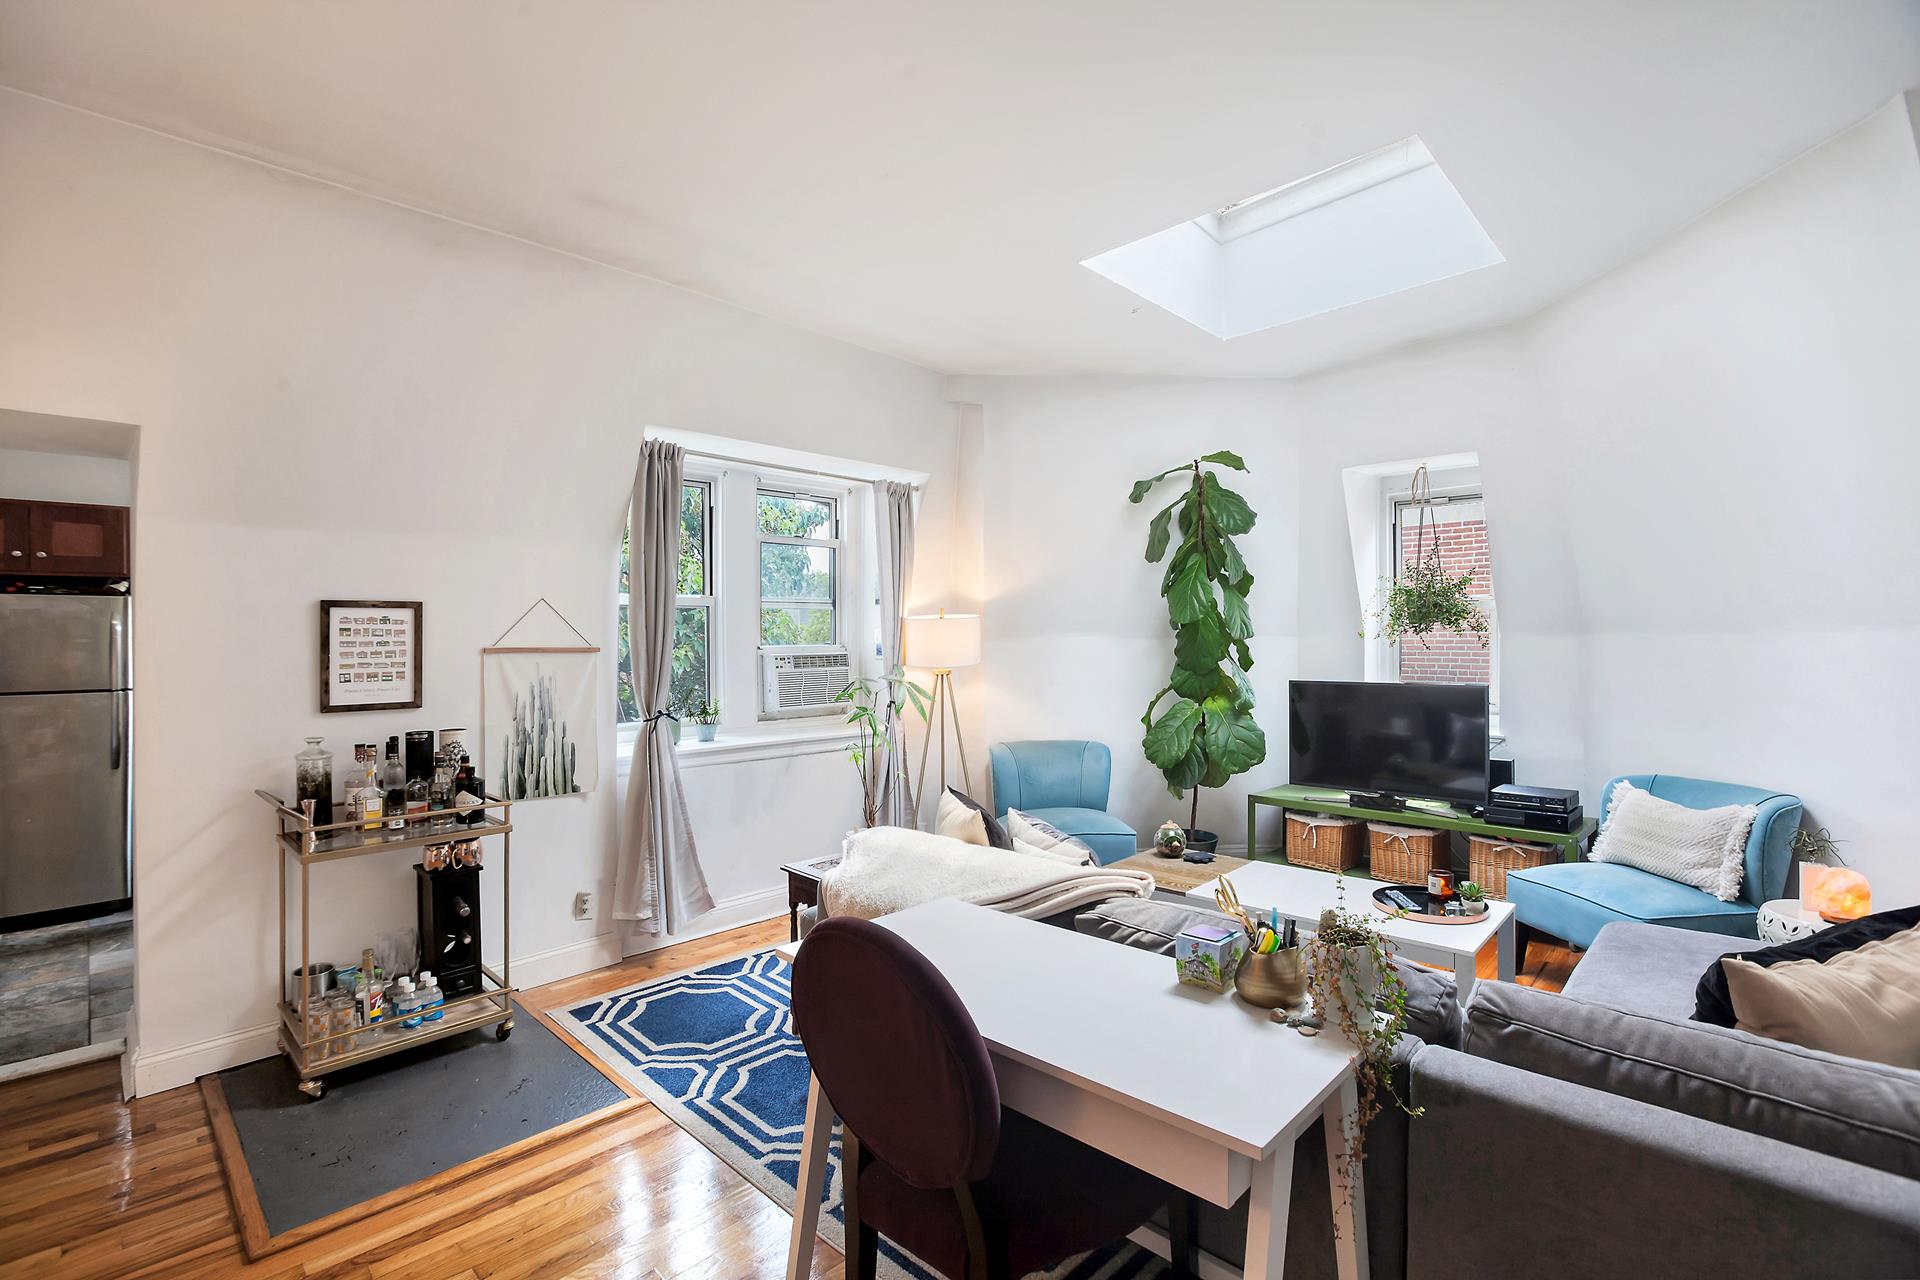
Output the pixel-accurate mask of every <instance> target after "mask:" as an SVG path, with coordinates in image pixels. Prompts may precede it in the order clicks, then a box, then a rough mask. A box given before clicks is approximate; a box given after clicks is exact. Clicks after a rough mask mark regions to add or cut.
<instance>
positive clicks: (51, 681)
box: [0, 592, 133, 927]
mask: <svg viewBox="0 0 1920 1280" xmlns="http://www.w3.org/2000/svg"><path fill="white" fill-rule="evenodd" d="M127 606H128V598H127V597H126V596H123V595H77V594H75V595H68V594H55V593H52V592H48V593H22V594H0V927H7V926H10V925H11V926H15V927H18V926H21V925H31V924H33V923H38V922H42V921H45V922H52V921H54V920H58V919H63V918H64V919H75V918H79V917H82V916H84V915H87V914H91V913H92V911H93V910H96V909H97V910H113V909H116V908H118V907H121V906H125V905H126V903H127V901H128V899H129V898H130V897H131V887H130V886H131V866H130V857H129V855H130V852H131V839H130V831H129V824H128V812H129V809H130V808H131V804H132V788H131V786H130V780H131V778H132V776H133V754H132V753H133V740H132V737H131V732H130V731H131V729H132V719H133V663H132V659H131V657H130V636H129V635H128V616H127Z"/></svg>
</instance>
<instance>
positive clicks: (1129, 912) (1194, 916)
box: [1073, 898, 1235, 956]
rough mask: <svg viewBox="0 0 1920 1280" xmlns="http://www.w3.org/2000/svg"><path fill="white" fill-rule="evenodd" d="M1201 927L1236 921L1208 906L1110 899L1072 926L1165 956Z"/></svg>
mask: <svg viewBox="0 0 1920 1280" xmlns="http://www.w3.org/2000/svg"><path fill="white" fill-rule="evenodd" d="M1201 924H1217V925H1228V926H1233V925H1234V924H1235V921H1234V919H1233V918H1232V917H1231V916H1224V915H1221V914H1220V913H1219V912H1218V911H1208V910H1207V909H1206V908H1205V907H1183V906H1181V905H1179V904H1178V903H1173V902H1155V901H1153V900H1152V899H1150V898H1110V899H1108V900H1107V901H1105V902H1096V903H1095V904H1094V905H1093V906H1091V907H1088V908H1087V909H1086V910H1085V911H1082V912H1081V913H1080V914H1079V915H1078V916H1076V917H1074V921H1073V927H1074V928H1075V929H1077V930H1079V931H1080V932H1081V933H1084V934H1089V935H1091V936H1092V937H1095V938H1105V939H1106V940H1107V941H1108V942H1117V943H1119V944H1120V945H1121V946H1124V947H1138V948H1139V949H1140V950H1142V951H1155V952H1158V953H1159V954H1161V955H1163V956H1170V955H1172V954H1173V940H1174V939H1175V938H1177V937H1179V936H1180V933H1181V931H1182V930H1184V929H1189V928H1192V927H1193V926H1194V925H1201Z"/></svg>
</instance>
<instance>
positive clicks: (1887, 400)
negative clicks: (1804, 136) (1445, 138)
mask: <svg viewBox="0 0 1920 1280" xmlns="http://www.w3.org/2000/svg"><path fill="white" fill-rule="evenodd" d="M1916 299H1920V159H1917V158H1916V152H1915V146H1914V133H1913V122H1912V120H1911V118H1910V117H1909V115H1908V114H1907V111H1906V109H1905V105H1904V104H1903V103H1900V102H1896V103H1893V104H1891V105H1889V106H1888V107H1887V108H1886V109H1885V110H1883V111H1881V112H1879V113H1877V114H1876V115H1874V116H1873V117H1872V118H1870V119H1869V120H1867V121H1866V122H1865V123H1863V124H1861V125H1860V126H1858V127H1857V128H1855V129H1853V130H1850V131H1848V132H1847V133H1844V134H1842V135H1840V136H1839V137H1837V138H1835V139H1833V140H1832V141H1830V142H1828V143H1827V144H1826V145H1824V146H1822V147H1820V148H1818V149H1817V150H1815V151H1813V152H1811V153H1810V154H1808V155H1806V156H1805V157H1803V158H1801V159H1800V160H1799V161H1797V162H1795V163H1794V164H1792V165H1789V166H1788V167H1786V168H1785V169H1783V170H1781V171H1780V172H1779V173H1777V174H1775V175H1774V176H1772V177H1771V178H1769V179H1767V180H1766V181H1765V182H1762V183H1760V184H1759V185H1757V186H1755V187H1753V188H1752V189H1750V190H1749V191H1747V192H1746V193H1744V194H1743V195H1741V196H1739V197H1737V198H1735V199H1733V200H1731V201H1729V202H1727V203H1726V204H1725V205H1723V206H1721V207H1720V208H1719V209H1716V210H1715V211H1714V212H1713V213H1711V214H1709V215H1708V216H1707V217H1705V218H1703V219H1701V220H1700V221H1699V222H1698V223H1696V224H1695V225H1694V226H1693V227H1691V228H1689V229H1688V230H1687V231H1686V232H1684V233H1683V234H1681V235H1680V236H1678V237H1676V238H1675V239H1673V240H1672V241H1670V242H1668V243H1667V244H1665V245H1663V246H1661V247H1660V248H1658V249H1656V250H1655V251H1654V252H1652V253H1649V254H1647V255H1646V256H1644V257H1642V258H1640V259H1639V260H1637V261H1635V262H1634V263H1632V264H1630V265H1629V266H1627V267H1625V268H1624V269H1622V270H1620V271H1617V272H1615V273H1613V274H1612V275H1610V276H1608V277H1607V278H1605V279H1603V280H1600V281H1598V282H1596V283H1595V284H1594V285H1592V286H1591V287H1589V288H1587V289H1585V290H1583V291H1581V292H1580V293H1579V294H1577V295H1575V296H1574V297H1573V298H1572V299H1570V300H1568V301H1567V302H1566V303H1564V304H1562V305H1560V306H1559V307H1556V308H1555V309H1553V310H1552V311H1550V312H1549V313H1547V314H1546V315H1545V316H1543V317H1542V318H1541V319H1540V321H1539V322H1538V323H1537V324H1536V325H1535V326H1533V328H1532V330H1531V331H1530V334H1529V339H1530V341H1529V348H1530V354H1531V356H1532V361H1533V364H1534V366H1535V367H1536V368H1537V369H1538V371H1539V376H1540V380H1541V384H1542V386H1544V387H1546V388H1547V389H1548V390H1549V391H1550V393H1551V399H1552V405H1551V409H1552V421H1553V423H1554V427H1555V430H1556V431H1557V432H1559V433H1561V434H1562V435H1563V437H1564V445H1563V452H1564V456H1565V459H1566V463H1567V465H1566V470H1565V479H1566V482H1565V484H1564V485H1563V494H1564V500H1565V503H1566V510H1567V512H1568V525H1569V527H1570V528H1571V529H1573V530H1574V531H1575V533H1576V539H1575V559H1576V568H1577V571H1578V575H1579V580H1580V583H1581V591H1582V593H1583V595H1584V598H1585V605H1586V609H1585V614H1586V627H1585V631H1586V638H1587V646H1588V653H1589V659H1588V660H1589V664H1590V677H1589V681H1588V693H1587V706H1586V714H1585V716H1584V720H1585V727H1586V734H1587V755H1588V759H1589V762H1590V766H1591V767H1590V768H1589V770H1588V774H1587V783H1588V785H1589V786H1590V787H1593V786H1597V785H1598V784H1599V782H1600V781H1602V780H1603V778H1604V776H1605V775H1607V774H1608V773H1610V772H1616V771H1619V770H1621V769H1626V768H1633V769H1657V770H1665V771H1669V772H1675V773H1690V774H1696V775H1701V776H1706V777H1714V778H1730V779H1736V780H1742V781H1750V782H1754V783H1758V784H1761V785H1766V786H1774V787H1780V788H1782V789H1786V790H1790V791H1793V792H1795V793H1796V794H1798V795H1800V796H1801V797H1803V798H1804V799H1805V801H1806V804H1807V812H1808V816H1809V817H1810V818H1811V819H1812V820H1813V821H1814V822H1815V823H1816V824H1818V825H1822V826H1826V827H1829V828H1831V829H1832V831H1833V833H1834V834H1835V835H1836V836H1838V837H1840V838H1841V839H1842V840H1844V841H1846V843H1845V844H1844V845H1843V846H1842V852H1843V855H1844V856H1845V857H1847V858H1848V860H1849V861H1851V862H1852V863H1854V864H1855V865H1856V866H1858V867H1860V868H1862V869H1863V870H1865V871H1866V872H1867V874H1868V876H1869V878H1870V879H1872V880H1873V881H1874V884H1875V891H1876V896H1877V897H1878V898H1879V899H1880V900H1881V901H1884V902H1887V903H1889V904H1904V903H1910V902H1913V901H1915V900H1916V899H1920V852H1916V851H1915V848H1914V844H1913V841H1912V837H1911V825H1912V816H1911V800H1912V796H1913V791H1914V788H1913V783H1912V776H1911V775H1912V765H1911V761H1912V757H1913V745H1912V744H1913V738H1914V716H1915V713H1916V711H1920V675H1917V674H1916V667H1915V664H1914V661H1913V655H1914V653H1915V652H1916V651H1917V650H1920V589H1917V588H1916V585H1915V574H1914V559H1913V556H1914V548H1915V547H1916V545H1920V503H1916V502H1915V499H1914V477H1915V476H1916V475H1917V474H1920V430H1917V429H1916V424H1920V377H1917V376H1916V368H1920V364H1916V353H1917V352H1920V305H1916ZM1501 605H1502V608H1503V610H1504V608H1505V605H1506V601H1505V598H1504V597H1503V598H1502V601H1501Z"/></svg>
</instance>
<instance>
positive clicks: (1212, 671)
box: [1173, 666, 1220, 702]
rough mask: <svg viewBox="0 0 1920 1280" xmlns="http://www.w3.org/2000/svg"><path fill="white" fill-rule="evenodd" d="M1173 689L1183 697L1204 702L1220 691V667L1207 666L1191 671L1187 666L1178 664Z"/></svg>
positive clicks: (1175, 669)
mask: <svg viewBox="0 0 1920 1280" xmlns="http://www.w3.org/2000/svg"><path fill="white" fill-rule="evenodd" d="M1173 691H1174V692H1175V693H1177V694H1179V695H1180V696H1181V697H1183V698H1192V699H1193V700H1194V701H1195V702H1204V701H1206V700H1207V699H1208V698H1211V697H1213V696H1214V695H1215V694H1217V693H1219V692H1220V668H1219V667H1207V668H1204V669H1201V670H1194V671H1189V670H1188V669H1187V668H1185V667H1181V666H1176V667H1174V669H1173Z"/></svg>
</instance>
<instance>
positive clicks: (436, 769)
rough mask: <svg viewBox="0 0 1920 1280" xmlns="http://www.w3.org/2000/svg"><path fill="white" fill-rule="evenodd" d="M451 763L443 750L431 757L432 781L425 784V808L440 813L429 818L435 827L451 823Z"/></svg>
mask: <svg viewBox="0 0 1920 1280" xmlns="http://www.w3.org/2000/svg"><path fill="white" fill-rule="evenodd" d="M452 808H453V764H452V763H451V762H450V761H449V760H448V759H447V754H446V752H444V751H440V752H435V753H434V757H433V781H431V782H429V783H428V784H427V809H428V811H429V812H432V813H437V814H440V815H441V816H440V817H437V818H433V819H431V822H432V825H433V826H434V827H436V828H439V827H445V826H450V825H452V817H453V815H452V814H451V813H449V812H447V811H448V810H450V809H452Z"/></svg>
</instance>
